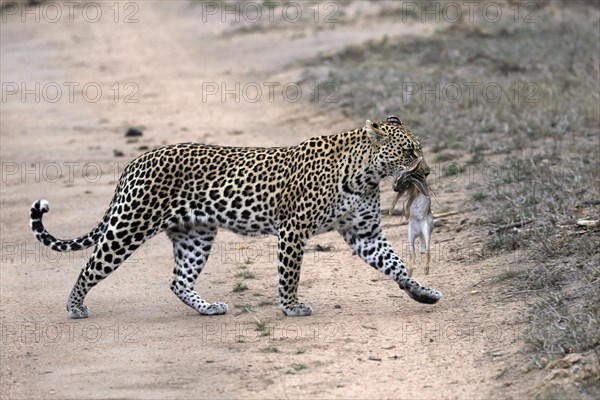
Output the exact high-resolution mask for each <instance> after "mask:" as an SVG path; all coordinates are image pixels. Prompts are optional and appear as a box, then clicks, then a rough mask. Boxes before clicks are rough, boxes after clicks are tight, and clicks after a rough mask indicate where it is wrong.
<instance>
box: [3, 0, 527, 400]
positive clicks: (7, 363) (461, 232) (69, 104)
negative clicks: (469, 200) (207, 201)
mask: <svg viewBox="0 0 600 400" xmlns="http://www.w3.org/2000/svg"><path fill="white" fill-rule="evenodd" d="M355 3H358V4H354V3H353V5H351V6H348V7H340V8H338V9H334V10H333V12H335V14H334V16H337V22H335V23H327V22H326V21H325V16H326V15H329V14H327V13H331V12H332V10H331V9H322V10H321V13H320V14H319V16H318V18H317V22H314V20H315V18H313V17H314V15H312V16H310V18H308V20H302V21H299V22H297V23H288V24H286V23H285V22H286V21H283V22H282V21H281V18H279V19H278V21H279V22H278V23H273V24H270V23H269V22H268V21H267V22H264V23H262V24H260V23H252V22H248V20H244V18H242V21H241V23H240V24H235V23H233V22H232V21H230V20H228V18H233V16H232V15H233V14H232V15H229V14H223V13H222V12H223V10H221V9H219V8H217V10H216V12H215V13H214V14H213V10H212V9H206V8H203V6H201V5H196V6H193V5H192V4H191V2H187V1H180V2H169V3H167V2H138V3H115V4H113V5H111V4H110V3H102V7H101V8H100V10H101V17H100V18H99V19H97V20H96V17H95V15H97V14H94V12H95V11H97V10H96V9H95V6H86V7H80V6H77V7H75V8H73V9H72V10H71V12H69V9H68V7H67V5H65V4H63V3H60V2H58V3H53V4H58V7H59V9H60V10H61V11H62V15H61V17H60V18H59V19H58V21H56V22H48V21H46V20H45V19H44V18H45V17H47V18H50V19H52V18H54V16H55V15H56V14H52V13H53V12H54V10H53V9H51V8H49V7H48V5H42V6H41V7H40V8H38V9H37V10H38V12H39V14H38V16H39V17H40V18H39V19H40V21H39V22H36V20H35V17H36V14H35V12H36V11H35V9H33V8H32V9H29V8H28V9H27V10H29V11H30V12H29V13H27V12H25V11H27V10H25V11H24V9H22V8H17V9H16V12H15V13H12V10H11V12H10V13H7V12H6V11H5V13H4V14H3V16H2V18H3V19H4V18H5V19H6V20H3V21H2V25H1V29H2V31H1V45H2V50H1V57H2V71H1V74H2V82H3V92H2V93H3V99H2V104H1V106H2V112H1V119H2V125H1V156H2V192H1V204H2V206H1V213H2V218H1V225H0V229H1V241H2V260H1V261H2V265H1V268H0V272H1V283H0V289H1V305H0V307H1V323H2V350H1V375H0V376H1V387H0V389H1V393H2V398H7V399H9V398H41V397H43V398H55V399H59V398H60V399H65V398H78V399H82V398H125V397H126V398H412V399H414V398H427V399H429V398H449V399H451V398H461V399H463V398H464V399H466V398H469V399H473V398H490V396H492V395H494V397H496V398H498V397H504V398H511V397H519V395H520V392H519V391H516V389H514V386H510V387H509V388H508V389H510V390H507V388H506V387H503V385H505V384H507V383H506V381H505V380H501V379H499V377H500V376H501V375H503V373H504V371H505V369H506V368H507V367H508V366H509V365H510V364H508V361H509V359H510V357H512V356H513V355H514V354H515V352H516V351H518V349H519V348H520V346H521V345H520V343H519V342H518V341H517V336H518V334H519V327H518V326H515V325H511V321H512V320H513V318H514V315H515V313H516V312H517V311H518V310H517V307H518V304H516V303H505V302H502V301H501V300H502V299H501V298H500V296H499V294H498V293H496V292H495V291H494V290H493V289H491V288H490V287H487V286H485V285H483V284H482V283H481V282H483V281H485V280H486V279H487V278H489V277H490V276H491V274H492V271H493V269H494V267H495V265H494V263H497V262H504V261H505V260H494V259H489V260H487V263H488V264H478V263H474V262H472V261H471V258H470V257H469V256H468V255H467V256H460V255H458V256H456V254H458V253H460V251H459V250H461V249H462V250H464V249H466V248H472V249H477V248H478V246H480V245H481V242H482V238H481V237H480V235H482V234H484V233H483V230H482V229H480V228H478V227H477V226H476V225H469V224H468V223H467V225H466V226H469V228H468V229H460V226H461V221H463V222H464V220H465V218H469V215H468V213H467V214H466V213H461V214H455V215H453V216H449V217H447V218H445V219H444V221H443V224H442V225H441V226H440V227H439V228H437V229H436V231H435V232H434V248H435V249H436V251H435V252H434V257H433V263H432V272H431V274H430V275H429V276H427V277H424V276H422V272H421V271H420V270H417V275H416V278H417V279H418V280H420V281H421V282H422V283H424V284H427V285H430V286H432V287H434V288H437V289H439V290H441V291H442V292H443V293H444V295H445V298H444V299H443V300H442V301H441V302H440V303H439V304H438V305H435V306H424V305H421V304H418V303H416V302H414V301H412V300H410V299H409V298H408V297H407V296H406V295H404V293H403V292H401V291H400V290H399V289H398V287H397V285H395V284H394V283H393V282H391V281H388V280H386V279H384V277H383V276H382V275H380V274H379V273H377V272H376V271H374V270H373V269H372V268H369V267H368V266H367V265H365V264H364V263H363V262H362V261H361V260H359V259H358V258H357V257H355V256H353V255H352V252H351V250H350V249H349V248H347V246H346V245H345V244H344V243H343V242H342V240H341V238H340V237H338V236H337V235H336V234H326V235H322V236H319V237H317V238H314V239H313V240H311V242H310V243H309V248H310V249H312V250H311V251H309V252H308V253H307V256H306V257H305V261H304V265H303V270H302V282H301V288H300V296H301V299H302V300H304V301H305V302H307V303H309V304H311V305H312V306H313V307H314V309H315V313H314V315H313V316H311V317H308V318H301V319H292V318H284V317H283V316H282V314H281V312H280V311H279V309H278V307H277V305H276V293H277V292H276V269H275V257H274V253H273V246H274V245H275V238H272V237H265V238H243V237H239V236H236V235H234V234H232V233H229V232H225V231H222V232H220V233H219V236H218V238H217V245H216V249H215V251H213V253H212V255H211V259H210V260H209V262H208V266H207V268H206V269H205V271H204V272H203V274H202V276H201V278H200V279H199V283H198V291H199V292H200V293H202V294H203V295H204V297H205V298H207V299H208V300H209V301H224V302H227V303H228V304H229V307H230V310H231V311H230V312H229V313H228V314H227V315H225V316H220V317H201V316H198V315H197V314H196V313H195V312H193V311H192V310H191V309H189V308H187V307H185V306H184V305H183V304H182V303H181V302H180V301H179V300H178V299H177V298H176V297H175V296H173V294H172V293H171V292H170V290H169V287H168V282H169V280H170V274H171V269H172V255H171V248H170V243H169V242H168V240H167V239H166V238H165V237H164V236H163V235H161V236H159V237H157V238H155V239H153V240H152V241H150V242H149V243H147V244H145V245H144V246H143V247H142V248H141V249H140V250H139V251H138V252H137V253H136V254H135V255H134V256H133V257H132V259H131V260H130V261H128V262H127V263H126V264H125V265H124V266H123V267H122V268H121V269H120V270H119V271H118V272H117V273H115V274H113V275H112V276H111V277H110V278H109V279H107V280H106V281H104V282H102V284H101V285H99V286H98V287H97V288H95V289H94V290H92V292H91V293H90V295H89V296H88V298H87V301H86V303H87V305H88V306H89V307H90V310H91V317H90V318H89V319H86V320H77V321H75V320H69V319H67V314H66V311H65V301H66V298H67V295H68V293H69V292H70V290H71V288H72V285H73V284H74V282H75V279H76V277H77V275H78V273H79V269H80V267H81V265H82V264H83V263H84V262H85V260H86V258H87V257H88V256H89V255H90V253H89V252H81V253H76V254H56V253H53V252H51V251H49V250H47V249H45V248H42V247H41V246H40V244H38V243H37V242H35V241H34V238H33V236H32V235H31V232H30V230H29V227H28V209H29V206H30V204H31V203H32V202H33V201H34V200H36V199H38V198H39V197H41V196H44V197H45V198H47V199H48V200H49V201H50V205H51V212H50V213H49V214H47V216H46V218H45V220H44V222H45V224H46V226H47V228H48V229H49V230H50V232H52V233H53V234H55V235H56V236H57V237H61V238H72V237H75V236H78V235H80V234H82V233H84V232H87V231H88V230H89V229H90V228H91V227H93V226H95V224H96V223H97V221H98V220H99V219H100V218H101V216H102V215H103V213H104V211H105V208H106V207H107V205H108V203H109V201H110V199H111V197H112V192H113V190H114V185H115V181H116V179H117V178H118V174H119V173H120V171H122V169H123V167H124V166H125V165H126V163H127V162H128V161H129V160H131V159H132V158H134V157H135V156H137V155H139V154H141V153H143V152H144V151H146V150H147V149H151V148H154V147H156V146H160V145H163V144H167V143H176V142H183V141H197V142H203V143H211V144H217V143H218V144H223V145H244V146H251V145H255V146H282V145H293V144H297V143H299V142H300V141H301V140H303V139H305V138H307V137H310V136H315V135H318V134H324V133H337V132H342V131H344V130H348V129H353V128H356V127H357V126H360V125H361V124H363V123H364V120H365V119H367V118H370V119H377V118H382V117H385V116H383V115H381V116H371V115H353V116H345V115H343V114H342V113H341V111H340V110H339V109H336V108H335V107H332V108H330V109H331V110H332V111H329V112H325V111H323V109H322V108H320V107H319V106H318V105H315V104H312V103H311V101H310V100H311V98H310V96H313V95H314V93H315V92H314V88H313V89H312V90H311V85H313V87H314V84H316V82H304V83H303V85H302V88H303V92H302V94H300V95H299V96H298V93H297V85H296V84H295V82H297V81H301V80H302V79H305V77H303V75H302V68H301V67H293V66H292V65H299V64H298V62H300V61H302V60H303V59H305V58H308V57H312V56H315V55H316V54H317V53H318V52H327V51H333V50H335V49H339V48H340V47H343V46H346V45H349V44H353V43H360V42H363V41H365V40H368V39H381V38H382V37H383V36H384V35H388V36H397V35H403V34H420V35H427V34H429V33H430V32H432V31H433V30H434V29H435V26H433V25H432V26H429V25H411V24H393V23H392V22H391V21H390V20H378V19H377V12H376V10H375V11H372V10H370V9H368V8H365V6H364V5H363V4H362V3H361V2H355ZM82 4H83V3H82ZM91 4H94V5H97V4H98V3H91ZM217 7H220V6H218V5H217ZM31 10H34V11H31ZM223 15H225V22H222V17H223ZM71 16H72V17H73V20H72V21H71V20H70V17H71ZM276 19H277V18H276ZM23 21H24V22H23ZM115 21H116V22H115ZM236 84H237V85H238V86H236ZM286 85H288V87H286ZM257 87H258V88H260V92H259V91H258V89H257ZM271 88H272V89H273V90H272V93H271V92H270V90H271ZM284 88H285V89H286V90H289V92H286V91H285V90H284ZM294 90H296V92H294ZM257 93H258V94H257ZM270 95H272V96H270ZM297 97H299V98H298V99H296V98H297ZM321 101H322V100H321ZM399 112H401V110H399ZM131 126H137V127H140V128H141V129H142V130H143V136H142V137H139V138H134V139H131V138H126V137H125V132H126V130H127V128H129V127H131ZM432 145H433V144H432V143H425V146H426V147H428V146H432ZM426 154H427V153H426ZM447 186H448V187H450V186H452V185H451V183H448V185H447ZM444 187H445V186H444V185H441V186H440V190H439V193H438V199H437V202H436V203H435V204H434V212H436V209H438V210H439V209H442V208H444V209H446V208H450V209H454V210H460V209H461V204H462V203H463V200H464V195H463V193H462V192H461V190H460V187H458V189H456V186H454V191H453V192H450V191H448V192H445V191H444V190H443V189H444ZM391 199H392V193H391V191H390V189H389V185H386V186H385V187H383V197H382V203H383V205H384V206H385V205H389V204H390V203H391ZM401 222H402V220H401V218H400V217H398V216H395V217H390V216H384V224H385V231H386V234H387V236H388V237H389V238H390V239H391V240H392V242H393V243H394V244H395V245H396V247H397V249H402V248H403V247H405V246H403V241H404V240H405V239H404V238H405V237H406V234H405V226H400V224H401ZM317 244H319V245H321V246H324V247H327V246H329V247H331V250H332V251H329V252H322V251H315V248H316V246H317ZM238 283H239V285H238V287H237V289H236V290H234V288H235V286H236V284H238ZM244 286H246V287H247V289H245V290H244ZM247 311H250V312H247Z"/></svg>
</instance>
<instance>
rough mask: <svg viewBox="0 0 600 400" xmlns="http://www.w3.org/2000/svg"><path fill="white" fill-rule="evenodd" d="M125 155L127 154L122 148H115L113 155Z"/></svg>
mask: <svg viewBox="0 0 600 400" xmlns="http://www.w3.org/2000/svg"><path fill="white" fill-rule="evenodd" d="M124 155H125V153H123V152H122V151H121V150H117V149H114V150H113V156H115V157H123V156H124Z"/></svg>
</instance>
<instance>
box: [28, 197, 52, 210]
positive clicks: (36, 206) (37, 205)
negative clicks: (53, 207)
mask: <svg viewBox="0 0 600 400" xmlns="http://www.w3.org/2000/svg"><path fill="white" fill-rule="evenodd" d="M31 210H32V211H37V212H39V213H42V214H45V213H47V212H48V211H50V203H48V200H46V199H39V200H38V201H36V202H34V203H33V204H32V205H31Z"/></svg>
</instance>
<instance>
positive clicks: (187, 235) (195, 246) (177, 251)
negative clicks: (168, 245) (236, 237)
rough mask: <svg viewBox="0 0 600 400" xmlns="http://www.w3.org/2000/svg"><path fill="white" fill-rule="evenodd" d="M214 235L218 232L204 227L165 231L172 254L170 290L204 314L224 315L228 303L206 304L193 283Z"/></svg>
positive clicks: (208, 251)
mask: <svg viewBox="0 0 600 400" xmlns="http://www.w3.org/2000/svg"><path fill="white" fill-rule="evenodd" d="M216 235H217V229H216V228H211V227H207V226H197V227H193V228H183V227H179V228H173V229H170V230H168V231H167V236H168V237H169V239H171V241H172V242H173V254H174V255H175V268H174V269H173V280H172V282H171V290H172V291H173V293H175V294H176V295H177V297H179V299H181V301H183V302H184V303H185V304H186V305H188V306H190V307H191V308H193V309H194V310H196V311H197V312H198V313H200V314H203V315H218V314H225V313H226V312H227V304H225V303H208V302H207V301H205V300H204V299H202V298H201V297H200V295H199V294H198V293H196V291H195V290H194V284H195V283H196V279H198V276H199V275H200V272H202V268H204V264H205V263H206V260H207V259H208V256H209V254H210V249H211V246H212V242H213V240H214V239H215V236H216Z"/></svg>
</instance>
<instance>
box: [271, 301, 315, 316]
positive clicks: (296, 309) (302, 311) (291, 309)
mask: <svg viewBox="0 0 600 400" xmlns="http://www.w3.org/2000/svg"><path fill="white" fill-rule="evenodd" d="M279 308H280V309H281V311H283V313H284V314H285V315H286V316H288V317H306V316H309V315H311V314H312V312H313V310H312V307H311V306H308V305H306V304H302V303H295V304H291V305H288V306H284V305H283V304H280V305H279Z"/></svg>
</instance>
